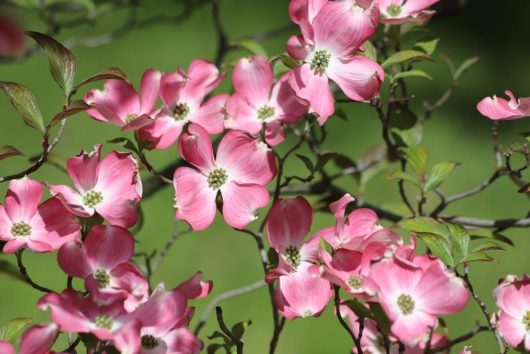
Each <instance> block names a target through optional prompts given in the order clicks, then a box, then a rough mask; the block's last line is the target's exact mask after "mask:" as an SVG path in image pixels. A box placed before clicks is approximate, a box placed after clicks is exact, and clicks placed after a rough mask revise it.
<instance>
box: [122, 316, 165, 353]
mask: <svg viewBox="0 0 530 354" xmlns="http://www.w3.org/2000/svg"><path fill="white" fill-rule="evenodd" d="M141 328H142V322H141V321H140V320H138V319H134V320H132V321H129V322H127V323H126V324H125V325H124V326H123V327H121V328H120V329H119V330H118V331H117V332H116V333H115V334H114V336H113V338H112V341H113V343H114V346H115V347H116V349H118V350H119V351H120V353H142V350H141V349H142V346H141V344H142V341H141V339H142V338H141V335H140V329H141ZM157 349H158V348H157Z"/></svg>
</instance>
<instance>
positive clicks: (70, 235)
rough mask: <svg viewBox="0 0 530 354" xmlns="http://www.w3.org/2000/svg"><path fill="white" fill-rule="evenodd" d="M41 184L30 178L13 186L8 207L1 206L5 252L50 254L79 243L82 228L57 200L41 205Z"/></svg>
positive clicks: (9, 194) (0, 218) (6, 203)
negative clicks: (26, 250)
mask: <svg viewBox="0 0 530 354" xmlns="http://www.w3.org/2000/svg"><path fill="white" fill-rule="evenodd" d="M43 194H44V187H43V186H42V184H41V183H39V182H37V181H34V180H32V179H29V178H27V177H24V178H21V179H18V180H13V181H11V182H10V183H9V188H8V190H7V194H6V199H5V203H4V205H0V239H1V240H4V241H7V243H6V244H5V245H4V248H3V251H4V252H5V253H13V252H16V251H18V250H19V249H21V248H23V247H27V248H28V249H30V250H32V251H35V252H50V251H53V250H56V249H59V248H60V247H61V246H62V245H63V244H64V243H66V242H68V241H71V240H78V239H79V236H80V225H79V221H78V220H77V218H76V217H75V216H74V215H72V214H71V213H70V212H69V211H68V210H67V209H66V208H65V207H64V206H63V205H62V203H61V202H60V201H59V200H58V199H57V198H51V199H48V200H47V201H45V202H44V203H42V204H40V205H39V203H40V201H41V199H42V196H43Z"/></svg>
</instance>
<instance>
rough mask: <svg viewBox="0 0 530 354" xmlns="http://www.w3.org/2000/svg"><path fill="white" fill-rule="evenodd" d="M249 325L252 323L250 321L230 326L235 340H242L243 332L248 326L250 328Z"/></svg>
mask: <svg viewBox="0 0 530 354" xmlns="http://www.w3.org/2000/svg"><path fill="white" fill-rule="evenodd" d="M251 324H252V321H250V320H248V321H246V322H238V323H236V324H235V325H233V326H232V330H231V332H232V334H233V335H234V336H235V337H236V338H237V339H241V338H243V335H244V334H245V331H246V330H247V328H248V326H250V325H251Z"/></svg>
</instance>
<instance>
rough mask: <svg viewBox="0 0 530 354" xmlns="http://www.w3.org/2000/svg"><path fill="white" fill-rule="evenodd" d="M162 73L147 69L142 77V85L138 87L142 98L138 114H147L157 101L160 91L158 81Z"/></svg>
mask: <svg viewBox="0 0 530 354" xmlns="http://www.w3.org/2000/svg"><path fill="white" fill-rule="evenodd" d="M161 78H162V73H160V71H157V70H153V69H147V70H146V71H145V72H144V75H143V76H142V83H141V85H140V87H141V91H142V96H141V98H140V110H139V111H138V113H141V114H149V113H151V111H152V110H153V107H154V105H155V103H156V100H157V99H158V93H159V91H160V79H161Z"/></svg>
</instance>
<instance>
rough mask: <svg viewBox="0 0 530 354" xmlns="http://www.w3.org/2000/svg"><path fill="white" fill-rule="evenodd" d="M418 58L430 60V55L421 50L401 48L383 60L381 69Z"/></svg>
mask: <svg viewBox="0 0 530 354" xmlns="http://www.w3.org/2000/svg"><path fill="white" fill-rule="evenodd" d="M420 60H431V57H430V56H429V55H427V54H425V52H423V51H418V50H403V51H401V52H397V53H395V54H393V55H391V56H390V57H389V58H388V59H387V60H385V61H384V62H383V63H382V64H381V66H382V67H383V69H388V68H390V67H391V66H393V65H397V64H403V63H407V62H412V61H420Z"/></svg>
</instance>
